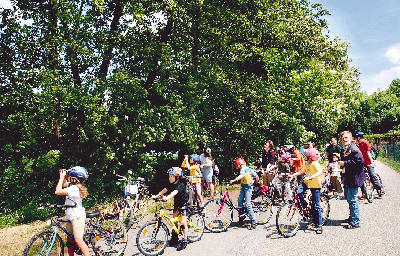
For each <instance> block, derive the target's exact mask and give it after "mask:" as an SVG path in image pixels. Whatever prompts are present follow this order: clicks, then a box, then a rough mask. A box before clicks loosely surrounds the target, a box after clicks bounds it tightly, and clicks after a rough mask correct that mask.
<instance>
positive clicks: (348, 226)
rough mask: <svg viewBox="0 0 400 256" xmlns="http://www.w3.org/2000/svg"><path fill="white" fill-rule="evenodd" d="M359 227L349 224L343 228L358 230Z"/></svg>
mask: <svg viewBox="0 0 400 256" xmlns="http://www.w3.org/2000/svg"><path fill="white" fill-rule="evenodd" d="M359 227H360V225H352V224H349V225H347V226H345V228H346V229H356V228H359Z"/></svg>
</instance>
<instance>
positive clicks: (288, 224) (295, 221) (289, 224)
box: [276, 203, 301, 237]
mask: <svg viewBox="0 0 400 256" xmlns="http://www.w3.org/2000/svg"><path fill="white" fill-rule="evenodd" d="M300 220H301V213H300V209H299V208H298V207H297V206H296V204H295V203H287V204H284V205H283V206H281V208H279V210H278V213H277V214H276V228H277V229H278V232H279V234H281V235H282V236H284V237H292V236H294V235H296V233H297V231H298V230H299V227H300Z"/></svg>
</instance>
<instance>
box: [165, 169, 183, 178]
mask: <svg viewBox="0 0 400 256" xmlns="http://www.w3.org/2000/svg"><path fill="white" fill-rule="evenodd" d="M168 174H171V175H174V176H175V177H179V176H182V169H181V168H179V167H172V168H169V169H168Z"/></svg>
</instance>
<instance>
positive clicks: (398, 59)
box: [385, 43, 400, 64]
mask: <svg viewBox="0 0 400 256" xmlns="http://www.w3.org/2000/svg"><path fill="white" fill-rule="evenodd" d="M385 56H386V58H387V59H388V60H389V61H390V62H391V63H393V64H400V43H398V44H395V45H392V46H391V47H389V49H388V50H387V51H386V53H385Z"/></svg>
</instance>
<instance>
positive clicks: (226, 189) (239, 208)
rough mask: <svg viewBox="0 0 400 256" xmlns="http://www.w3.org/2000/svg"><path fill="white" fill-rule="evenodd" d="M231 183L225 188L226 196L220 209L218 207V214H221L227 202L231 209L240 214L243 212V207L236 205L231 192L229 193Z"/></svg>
mask: <svg viewBox="0 0 400 256" xmlns="http://www.w3.org/2000/svg"><path fill="white" fill-rule="evenodd" d="M228 188H229V185H227V186H226V188H225V193H224V197H223V198H222V203H221V206H220V207H219V209H218V212H217V214H218V215H220V214H221V212H222V209H223V208H224V206H225V203H226V204H227V205H228V207H229V208H231V209H235V210H236V211H237V212H238V213H239V214H241V213H242V212H241V209H242V208H241V207H236V206H235V205H234V204H233V202H232V199H231V196H230V194H229V189H228Z"/></svg>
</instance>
